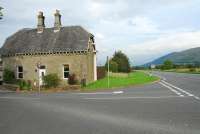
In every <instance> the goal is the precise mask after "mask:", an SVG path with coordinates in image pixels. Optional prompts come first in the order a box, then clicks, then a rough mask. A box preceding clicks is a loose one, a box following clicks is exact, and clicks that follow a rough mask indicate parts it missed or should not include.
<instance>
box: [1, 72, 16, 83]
mask: <svg viewBox="0 0 200 134" xmlns="http://www.w3.org/2000/svg"><path fill="white" fill-rule="evenodd" d="M3 80H4V82H6V83H14V82H15V73H14V72H13V71H11V70H10V69H4V71H3Z"/></svg>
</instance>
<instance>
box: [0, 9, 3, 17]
mask: <svg viewBox="0 0 200 134" xmlns="http://www.w3.org/2000/svg"><path fill="white" fill-rule="evenodd" d="M2 9H3V7H0V19H2V17H3V13H2V12H1V10H2Z"/></svg>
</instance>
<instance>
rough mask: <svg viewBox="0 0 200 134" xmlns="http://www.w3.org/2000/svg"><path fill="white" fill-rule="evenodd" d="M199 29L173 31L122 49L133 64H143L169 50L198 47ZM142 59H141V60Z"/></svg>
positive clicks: (199, 42) (199, 40) (199, 43)
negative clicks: (193, 30) (194, 30)
mask: <svg viewBox="0 0 200 134" xmlns="http://www.w3.org/2000/svg"><path fill="white" fill-rule="evenodd" d="M199 37H200V31H197V32H182V33H174V34H171V35H167V36H161V37H160V38H158V39H156V40H152V41H147V42H144V43H141V44H133V45H129V46H128V47H127V48H126V49H122V50H123V51H124V52H125V53H127V54H128V55H129V56H130V57H131V60H132V61H134V63H135V64H144V63H146V62H149V61H152V60H153V59H155V58H158V57H160V56H163V55H165V54H168V53H171V52H177V51H182V50H186V49H189V48H193V47H200V38H199ZM141 59H142V60H141Z"/></svg>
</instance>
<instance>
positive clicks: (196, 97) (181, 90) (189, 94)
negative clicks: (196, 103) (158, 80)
mask: <svg viewBox="0 0 200 134" xmlns="http://www.w3.org/2000/svg"><path fill="white" fill-rule="evenodd" d="M162 82H163V83H165V84H166V85H169V86H171V87H173V88H175V89H177V90H179V91H180V92H182V93H185V94H186V95H188V96H190V97H194V98H195V99H197V100H200V98H199V97H198V96H195V95H194V94H191V93H189V92H187V91H185V90H183V89H181V88H179V87H176V86H174V85H172V84H170V83H168V82H166V81H163V80H162Z"/></svg>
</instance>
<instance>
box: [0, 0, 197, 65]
mask: <svg viewBox="0 0 200 134" xmlns="http://www.w3.org/2000/svg"><path fill="white" fill-rule="evenodd" d="M199 5H200V0H20V1H19V0H0V6H2V7H3V8H4V9H3V14H4V17H3V19H2V20H0V46H2V45H3V43H4V41H5V39H6V38H7V37H9V36H11V35H12V34H13V33H15V32H17V31H18V30H20V29H22V28H36V26H37V14H38V11H43V12H44V15H45V25H46V27H53V24H54V16H53V14H54V12H55V10H56V9H58V10H60V12H61V15H62V25H63V26H72V25H80V26H82V27H84V28H85V29H87V31H89V32H91V33H93V34H94V36H95V40H96V47H97V50H98V55H97V63H98V65H104V64H105V60H106V56H112V55H113V53H114V52H115V51H118V50H121V51H122V52H124V53H125V54H127V55H128V57H129V60H130V62H131V64H132V65H141V64H144V63H147V62H149V61H152V60H154V59H156V58H158V57H160V56H163V55H166V54H169V53H171V52H178V51H182V50H185V49H189V48H194V47H200V8H199Z"/></svg>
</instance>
